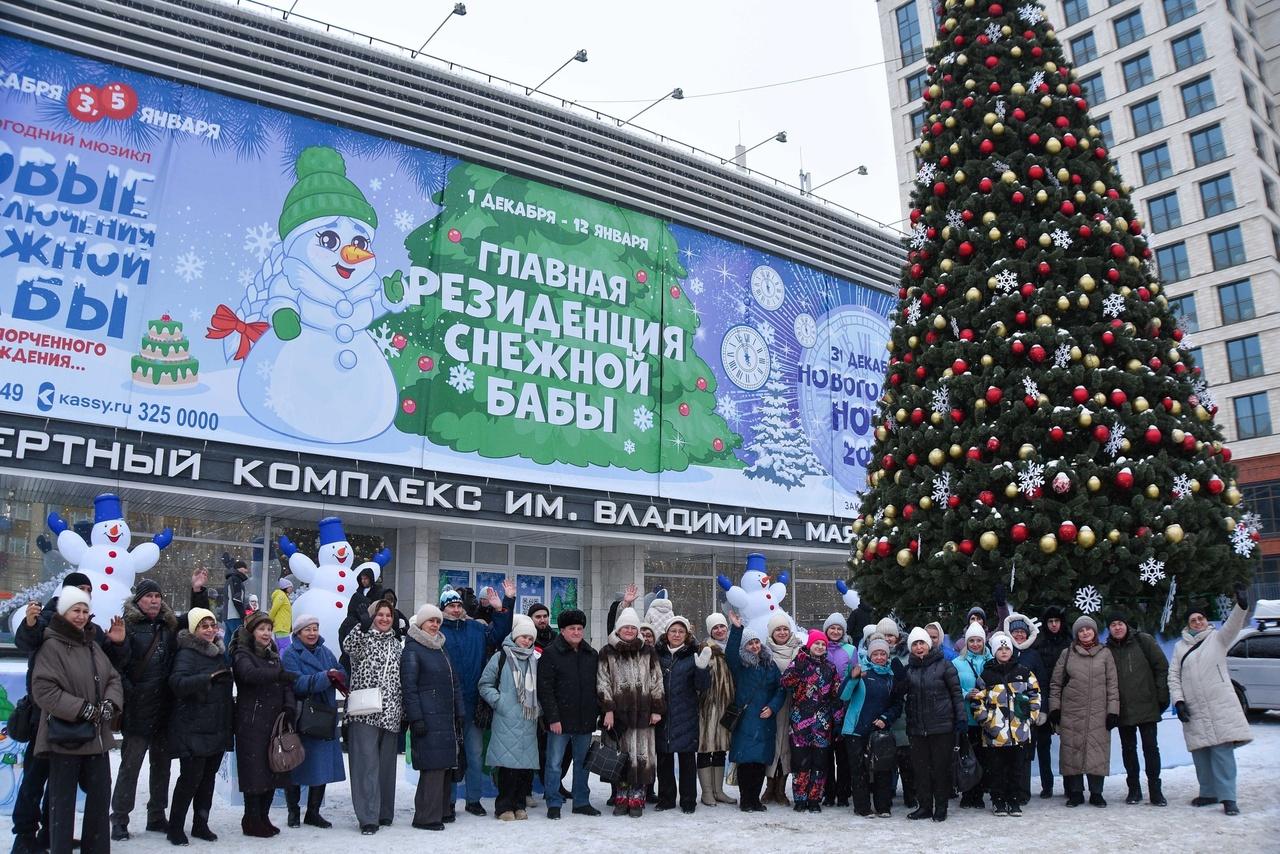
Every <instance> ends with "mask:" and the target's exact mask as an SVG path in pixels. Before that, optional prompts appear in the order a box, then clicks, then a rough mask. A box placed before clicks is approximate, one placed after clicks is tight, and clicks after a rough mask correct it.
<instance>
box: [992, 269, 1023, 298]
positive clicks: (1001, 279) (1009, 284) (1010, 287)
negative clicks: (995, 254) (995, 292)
mask: <svg viewBox="0 0 1280 854" xmlns="http://www.w3.org/2000/svg"><path fill="white" fill-rule="evenodd" d="M996 287H997V288H999V289H1000V293H1002V294H1010V293H1013V291H1014V289H1015V288H1017V287H1018V274H1017V273H1015V272H1013V271H1012V270H1001V271H1000V272H999V273H996Z"/></svg>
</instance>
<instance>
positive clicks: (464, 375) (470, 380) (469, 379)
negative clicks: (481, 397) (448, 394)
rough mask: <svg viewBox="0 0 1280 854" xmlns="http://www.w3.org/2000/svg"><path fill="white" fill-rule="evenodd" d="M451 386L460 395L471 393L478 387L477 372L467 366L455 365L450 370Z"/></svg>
mask: <svg viewBox="0 0 1280 854" xmlns="http://www.w3.org/2000/svg"><path fill="white" fill-rule="evenodd" d="M449 385H451V386H453V390H454V391H456V392H457V393H458V394H463V393H464V392H468V391H471V390H472V389H473V388H475V387H476V372H475V371H473V370H471V369H470V368H468V367H467V366H466V365H454V366H453V367H452V368H450V369H449Z"/></svg>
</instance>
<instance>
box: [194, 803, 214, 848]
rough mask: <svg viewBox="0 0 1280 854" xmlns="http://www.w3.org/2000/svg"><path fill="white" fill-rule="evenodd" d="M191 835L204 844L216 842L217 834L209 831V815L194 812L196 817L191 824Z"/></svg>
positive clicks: (202, 811) (200, 811)
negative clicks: (201, 840)
mask: <svg viewBox="0 0 1280 854" xmlns="http://www.w3.org/2000/svg"><path fill="white" fill-rule="evenodd" d="M191 835H192V836H194V837H195V838H196V839H203V840H204V841H205V842H217V841H218V834H216V833H214V832H213V831H212V830H210V829H209V813H207V812H205V811H204V810H196V817H195V819H194V820H192V822H191Z"/></svg>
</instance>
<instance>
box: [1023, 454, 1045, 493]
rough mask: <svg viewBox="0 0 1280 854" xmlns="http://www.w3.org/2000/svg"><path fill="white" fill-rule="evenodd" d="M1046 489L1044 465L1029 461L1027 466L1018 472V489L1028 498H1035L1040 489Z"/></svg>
mask: <svg viewBox="0 0 1280 854" xmlns="http://www.w3.org/2000/svg"><path fill="white" fill-rule="evenodd" d="M1041 489H1044V466H1043V465H1042V464H1040V463H1037V462H1028V463H1027V467H1026V468H1025V469H1023V470H1022V471H1020V472H1018V491H1019V492H1021V493H1022V494H1023V495H1025V496H1026V497H1027V498H1034V497H1035V494H1036V492H1037V491H1038V490H1041Z"/></svg>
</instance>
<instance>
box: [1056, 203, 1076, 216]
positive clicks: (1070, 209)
mask: <svg viewBox="0 0 1280 854" xmlns="http://www.w3.org/2000/svg"><path fill="white" fill-rule="evenodd" d="M1058 210H1060V211H1062V214H1063V216H1074V215H1075V212H1076V206H1075V205H1073V204H1072V203H1071V201H1070V200H1064V201H1063V202H1062V204H1061V205H1060V206H1059V207H1058Z"/></svg>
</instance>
